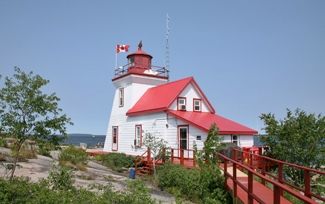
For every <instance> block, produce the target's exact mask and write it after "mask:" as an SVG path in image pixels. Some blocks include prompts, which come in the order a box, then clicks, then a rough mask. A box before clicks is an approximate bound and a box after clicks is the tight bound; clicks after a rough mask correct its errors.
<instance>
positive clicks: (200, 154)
mask: <svg viewBox="0 0 325 204" xmlns="http://www.w3.org/2000/svg"><path fill="white" fill-rule="evenodd" d="M222 148H223V144H222V143H221V138H220V136H219V129H218V127H217V125H216V124H215V123H213V124H212V125H211V127H210V129H209V132H208V136H207V139H206V140H205V141H204V148H203V150H202V151H199V150H197V148H196V147H194V149H195V152H196V161H197V163H198V165H199V167H200V181H199V183H200V185H199V188H198V189H197V190H198V191H199V192H200V198H201V199H202V201H203V203H226V202H227V199H228V198H227V192H226V191H225V189H224V177H223V176H222V173H221V170H220V168H219V160H218V155H217V153H218V152H220V150H221V149H222Z"/></svg>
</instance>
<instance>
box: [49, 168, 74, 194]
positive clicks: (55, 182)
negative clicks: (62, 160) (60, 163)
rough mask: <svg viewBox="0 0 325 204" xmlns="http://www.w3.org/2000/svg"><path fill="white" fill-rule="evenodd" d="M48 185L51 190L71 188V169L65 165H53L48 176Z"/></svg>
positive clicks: (72, 187)
mask: <svg viewBox="0 0 325 204" xmlns="http://www.w3.org/2000/svg"><path fill="white" fill-rule="evenodd" d="M47 181H48V185H49V186H51V188H52V189H53V190H73V189H74V186H73V180H72V171H71V170H70V169H68V168H67V167H54V168H52V170H51V172H50V174H49V176H48V180H47Z"/></svg>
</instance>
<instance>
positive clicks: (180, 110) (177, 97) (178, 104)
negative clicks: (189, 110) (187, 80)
mask: <svg viewBox="0 0 325 204" xmlns="http://www.w3.org/2000/svg"><path fill="white" fill-rule="evenodd" d="M179 99H185V110H180V109H179ZM177 110H179V111H186V97H177Z"/></svg>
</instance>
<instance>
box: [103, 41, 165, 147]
mask: <svg viewBox="0 0 325 204" xmlns="http://www.w3.org/2000/svg"><path fill="white" fill-rule="evenodd" d="M152 58H153V57H152V56H151V55H150V54H148V53H146V52H145V51H144V50H143V49H142V42H141V41H140V43H139V45H138V49H137V51H136V52H134V53H131V54H129V55H128V56H127V64H126V65H124V66H122V67H120V68H117V69H115V73H114V77H113V79H112V82H113V85H114V87H115V94H114V99H113V105H112V110H111V115H110V119H109V123H108V128H107V134H106V135H107V137H106V139H105V145H104V151H119V149H120V150H123V149H125V148H126V149H129V147H130V146H131V145H132V144H133V146H134V143H135V142H134V141H133V139H131V144H126V143H130V141H128V142H126V141H124V140H125V138H126V137H128V136H129V133H128V128H130V127H129V125H128V121H129V120H128V118H127V115H126V113H127V111H128V110H129V109H130V108H131V107H132V106H133V105H134V104H135V103H136V102H137V101H138V100H139V98H140V97H141V96H142V95H143V94H144V93H145V92H146V90H148V89H149V88H151V87H155V86H158V85H161V84H164V83H167V82H168V79H169V75H168V70H167V69H166V68H164V67H158V66H153V65H152ZM138 131H140V130H138ZM139 134H142V133H139ZM110 135H111V136H110ZM133 137H134V136H133ZM123 146H127V147H124V148H123Z"/></svg>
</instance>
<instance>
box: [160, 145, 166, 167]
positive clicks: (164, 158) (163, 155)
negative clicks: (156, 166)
mask: <svg viewBox="0 0 325 204" xmlns="http://www.w3.org/2000/svg"><path fill="white" fill-rule="evenodd" d="M161 160H162V163H163V164H164V163H165V161H166V148H165V147H163V149H162V159H161Z"/></svg>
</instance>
